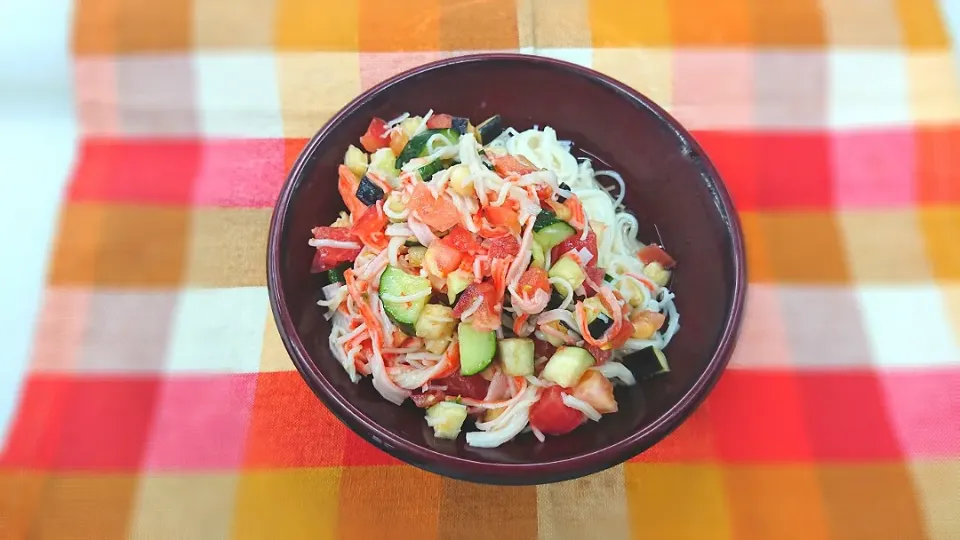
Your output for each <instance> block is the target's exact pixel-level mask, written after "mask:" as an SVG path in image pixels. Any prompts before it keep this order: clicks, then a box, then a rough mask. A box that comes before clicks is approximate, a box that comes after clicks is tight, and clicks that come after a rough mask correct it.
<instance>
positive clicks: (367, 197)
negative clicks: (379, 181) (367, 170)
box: [357, 175, 383, 206]
mask: <svg viewBox="0 0 960 540" xmlns="http://www.w3.org/2000/svg"><path fill="white" fill-rule="evenodd" d="M382 198H383V190H382V189H380V186H378V185H376V184H374V183H373V182H371V181H370V179H369V178H367V175H363V178H361V179H360V185H359V186H357V199H359V200H360V202H362V203H363V204H365V205H367V206H370V205H373V204H376V203H377V201H379V200H380V199H382Z"/></svg>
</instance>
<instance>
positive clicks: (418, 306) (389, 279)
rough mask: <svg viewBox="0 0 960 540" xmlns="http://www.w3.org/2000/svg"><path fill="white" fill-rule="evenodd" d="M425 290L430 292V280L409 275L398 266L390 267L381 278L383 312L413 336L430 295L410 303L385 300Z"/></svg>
mask: <svg viewBox="0 0 960 540" xmlns="http://www.w3.org/2000/svg"><path fill="white" fill-rule="evenodd" d="M425 290H427V291H428V290H430V280H428V279H427V278H423V277H420V276H414V275H412V274H408V273H406V272H404V271H403V270H401V269H400V268H397V267H396V266H388V267H387V268H386V270H384V271H383V275H382V276H381V277H380V300H381V301H382V302H383V310H384V311H385V312H386V313H387V316H388V317H390V320H392V321H393V322H394V323H396V324H397V326H398V327H399V328H400V330H401V331H402V332H403V333H404V334H407V335H408V336H412V335H414V333H415V330H414V327H413V324H414V323H416V322H417V318H419V317H420V312H422V311H423V308H424V306H426V305H427V301H428V300H429V299H430V297H429V295H428V296H424V297H423V298H419V299H417V300H413V301H410V302H398V301H395V300H389V299H385V298H384V296H385V295H386V296H387V297H388V298H389V297H391V296H394V297H397V296H411V295H414V294H417V293H420V292H423V291H425Z"/></svg>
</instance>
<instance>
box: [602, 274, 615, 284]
mask: <svg viewBox="0 0 960 540" xmlns="http://www.w3.org/2000/svg"><path fill="white" fill-rule="evenodd" d="M603 280H604V281H606V282H607V283H611V282H613V276H611V275H610V274H604V275H603Z"/></svg>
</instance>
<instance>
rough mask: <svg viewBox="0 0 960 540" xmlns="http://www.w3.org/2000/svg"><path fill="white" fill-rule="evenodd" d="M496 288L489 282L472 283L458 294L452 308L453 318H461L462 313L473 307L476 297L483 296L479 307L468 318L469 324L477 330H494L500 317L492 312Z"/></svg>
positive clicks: (498, 323) (498, 324)
mask: <svg viewBox="0 0 960 540" xmlns="http://www.w3.org/2000/svg"><path fill="white" fill-rule="evenodd" d="M496 294H497V291H496V288H495V287H494V286H493V284H492V283H490V282H489V281H484V282H481V283H473V284H471V285H470V286H468V287H467V288H466V290H464V291H463V292H462V293H460V299H459V300H457V303H456V305H454V306H453V316H454V317H458V318H459V317H461V316H462V315H463V312H464V311H466V310H468V309H469V308H470V307H472V306H473V303H474V301H476V299H477V297H479V296H481V295H482V296H483V301H482V302H481V303H480V307H478V308H477V310H476V311H474V312H473V314H472V315H471V316H470V317H468V318H469V319H470V324H472V325H473V326H474V327H475V328H476V329H478V330H496V329H497V328H498V327H499V326H500V323H501V321H500V315H499V314H498V313H497V312H496V311H494V309H493V308H494V304H493V302H494V299H495V298H496Z"/></svg>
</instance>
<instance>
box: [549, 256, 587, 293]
mask: <svg viewBox="0 0 960 540" xmlns="http://www.w3.org/2000/svg"><path fill="white" fill-rule="evenodd" d="M547 275H548V276H550V277H557V278H562V279H565V280H567V281H568V282H569V283H570V286H572V287H573V288H574V289H576V288H577V287H579V286H581V285H583V281H584V280H585V279H586V278H587V276H586V275H585V274H584V273H583V269H582V268H580V265H579V264H577V261H575V260H573V258H572V257H561V258H560V260H559V261H557V262H555V263H553V266H552V267H551V268H550V271H549V272H547Z"/></svg>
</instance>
